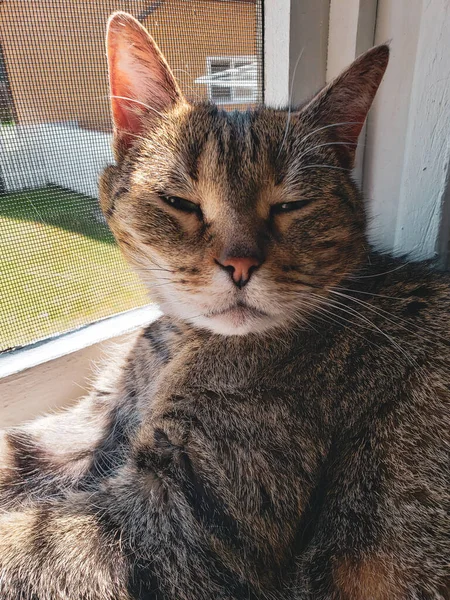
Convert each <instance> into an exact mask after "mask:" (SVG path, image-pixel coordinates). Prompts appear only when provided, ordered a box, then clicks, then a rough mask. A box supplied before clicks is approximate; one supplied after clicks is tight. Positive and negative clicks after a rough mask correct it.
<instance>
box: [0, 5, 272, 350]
mask: <svg viewBox="0 0 450 600" xmlns="http://www.w3.org/2000/svg"><path fill="white" fill-rule="evenodd" d="M115 10H125V11H127V12H129V13H131V14H132V15H134V16H135V17H137V18H138V19H139V20H140V21H141V23H143V24H144V25H145V26H146V27H147V28H148V29H149V31H150V32H151V33H152V35H153V36H154V37H155V39H156V41H157V42H158V44H159V45H160V47H161V49H162V51H163V52H164V54H165V55H166V57H167V59H168V62H169V64H170V65H171V67H172V68H173V70H174V73H175V75H176V77H177V79H178V81H179V83H180V86H181V88H182V90H183V92H184V93H185V95H186V97H187V98H189V99H194V100H195V99H196V100H198V99H202V98H210V99H211V100H214V101H215V102H217V103H219V104H223V105H225V107H226V108H230V109H242V108H247V107H248V106H249V105H250V104H254V103H258V102H260V101H261V100H262V27H261V23H262V5H261V3H259V2H258V1H257V0H253V1H252V0H246V1H244V0H240V1H239V0H233V1H231V0H230V1H224V0H159V1H158V0H156V1H153V2H144V1H140V0H128V1H114V0H90V1H87V0H3V2H1V0H0V351H5V350H9V349H12V348H15V347H18V346H22V345H25V344H29V343H31V342H34V341H37V340H40V339H42V338H46V337H49V336H52V335H56V334H59V333H62V332H65V331H68V330H70V329H73V328H76V327H79V326H82V325H85V324H87V323H90V322H93V321H95V320H98V319H101V318H105V317H108V316H110V315H112V314H115V313H118V312H124V311H127V310H130V309H132V308H135V307H138V306H142V305H143V304H146V303H148V302H149V298H148V297H147V296H146V293H145V291H144V289H143V287H142V286H141V284H140V283H139V281H138V280H137V278H136V276H135V275H134V274H133V273H132V272H131V271H130V270H129V268H128V267H127V265H126V264H125V263H124V261H123V260H122V258H121V256H120V253H119V250H118V248H117V247H116V245H115V243H114V240H113V238H112V235H111V233H110V232H109V230H108V228H107V226H106V224H105V221H104V220H103V217H102V215H101V213H100V210H99V207H98V202H97V179H98V174H99V172H100V171H101V170H102V169H103V167H104V166H106V165H107V164H108V163H111V162H113V157H112V154H111V150H110V135H111V133H110V132H111V126H110V113H109V100H108V88H107V67H106V59H105V50H104V34H105V25H106V21H107V18H108V16H109V15H110V14H111V12H113V11H115Z"/></svg>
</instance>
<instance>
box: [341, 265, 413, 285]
mask: <svg viewBox="0 0 450 600" xmlns="http://www.w3.org/2000/svg"><path fill="white" fill-rule="evenodd" d="M413 262H414V261H413V260H409V261H407V262H405V263H403V264H401V265H400V266H398V267H395V269H391V270H390V271H383V273H376V274H375V275H357V276H350V277H349V279H352V280H357V279H372V278H373V277H381V276H382V275H387V274H388V273H393V272H394V271H398V270H399V269H404V268H405V267H406V266H407V265H410V264H411V263H413Z"/></svg>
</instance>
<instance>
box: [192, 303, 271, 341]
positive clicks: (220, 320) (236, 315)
mask: <svg viewBox="0 0 450 600" xmlns="http://www.w3.org/2000/svg"><path fill="white" fill-rule="evenodd" d="M275 321H276V320H275V319H272V318H271V317H269V316H268V315H263V314H254V313H253V312H250V311H247V310H245V309H241V308H235V309H232V310H228V311H226V312H223V313H220V314H214V315H210V316H206V315H202V316H198V317H194V318H193V319H192V320H191V322H192V323H193V325H196V326H197V327H202V328H204V329H209V330H210V331H212V332H213V333H219V334H220V335H247V334H249V333H261V332H263V331H266V330H267V329H270V328H271V327H273V326H274V325H276V322H275Z"/></svg>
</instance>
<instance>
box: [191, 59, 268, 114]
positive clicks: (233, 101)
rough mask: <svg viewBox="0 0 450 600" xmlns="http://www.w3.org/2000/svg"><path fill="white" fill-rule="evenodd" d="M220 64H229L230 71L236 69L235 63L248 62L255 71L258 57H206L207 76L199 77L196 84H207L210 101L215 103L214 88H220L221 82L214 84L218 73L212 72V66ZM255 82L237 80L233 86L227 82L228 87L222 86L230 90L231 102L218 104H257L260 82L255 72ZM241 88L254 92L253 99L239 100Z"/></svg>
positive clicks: (222, 101) (219, 102)
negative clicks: (212, 79)
mask: <svg viewBox="0 0 450 600" xmlns="http://www.w3.org/2000/svg"><path fill="white" fill-rule="evenodd" d="M218 62H221V63H223V62H229V64H230V66H229V68H228V70H229V69H235V68H236V67H235V63H237V62H248V63H251V64H254V65H255V70H257V64H258V62H257V57H256V56H252V55H242V56H238V55H232V56H207V57H206V75H205V76H203V77H198V78H197V79H196V80H195V83H197V84H206V86H207V90H208V99H209V100H211V101H212V102H214V98H213V89H212V88H213V86H220V81H218V82H214V83H213V82H212V81H211V78H212V77H214V75H216V73H213V72H212V66H213V64H214V63H218ZM255 75H256V77H255V80H254V82H252V81H250V80H248V81H245V80H242V81H239V80H236V81H235V82H233V83H232V84H230V82H226V85H222V87H225V88H227V89H229V90H230V95H231V98H230V100H220V101H217V104H219V105H220V106H224V105H225V106H226V105H229V104H253V103H255V102H257V101H258V80H257V73H256V72H255ZM239 87H245V88H250V89H251V90H252V98H250V99H245V100H243V99H242V98H239V97H238V96H237V95H236V89H237V88H239Z"/></svg>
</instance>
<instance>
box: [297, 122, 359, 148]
mask: <svg viewBox="0 0 450 600" xmlns="http://www.w3.org/2000/svg"><path fill="white" fill-rule="evenodd" d="M363 124H364V121H342V122H341V123H331V125H324V126H322V127H318V128H317V129H314V130H313V131H311V132H310V133H308V135H305V137H304V138H302V140H301V141H302V143H303V142H305V141H306V140H307V139H309V138H310V137H311V136H313V135H314V134H316V133H319V131H323V130H324V129H330V128H331V127H343V126H344V125H363Z"/></svg>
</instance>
